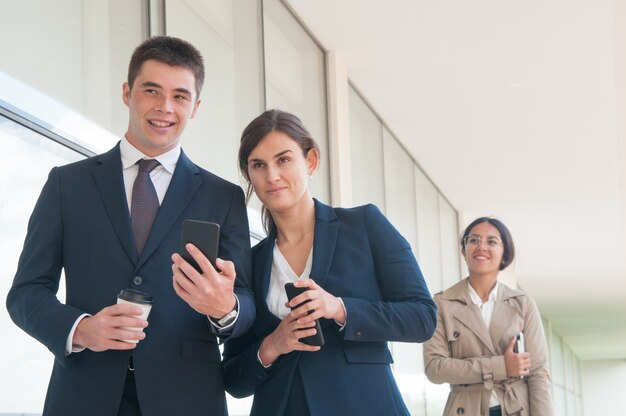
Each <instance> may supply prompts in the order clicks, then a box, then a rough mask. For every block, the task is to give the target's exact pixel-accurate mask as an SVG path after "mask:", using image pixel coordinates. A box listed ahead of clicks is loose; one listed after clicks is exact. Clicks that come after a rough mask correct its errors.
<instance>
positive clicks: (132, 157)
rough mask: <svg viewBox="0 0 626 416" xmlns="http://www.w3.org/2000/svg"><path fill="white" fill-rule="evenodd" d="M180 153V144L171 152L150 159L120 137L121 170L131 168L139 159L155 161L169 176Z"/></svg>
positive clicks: (172, 172) (124, 138)
mask: <svg viewBox="0 0 626 416" xmlns="http://www.w3.org/2000/svg"><path fill="white" fill-rule="evenodd" d="M180 152H181V149H180V144H177V145H176V147H174V148H173V149H172V150H169V151H167V152H165V153H163V154H160V155H158V156H157V157H154V158H151V157H148V156H146V155H144V154H143V153H142V152H141V151H140V150H139V149H137V148H136V147H135V146H133V145H132V144H130V142H129V141H128V139H127V138H126V137H122V140H121V141H120V154H121V157H122V168H123V169H128V168H129V167H131V166H133V165H134V164H135V163H137V161H138V160H139V159H156V160H158V161H159V163H160V164H161V166H163V168H164V169H165V170H167V171H168V172H169V173H170V174H174V169H176V162H178V158H179V157H180Z"/></svg>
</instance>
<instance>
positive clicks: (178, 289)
mask: <svg viewBox="0 0 626 416" xmlns="http://www.w3.org/2000/svg"><path fill="white" fill-rule="evenodd" d="M203 81H204V64H203V62H202V57H201V55H200V53H199V52H198V51H197V49H196V48H195V47H193V46H192V45H190V44H189V43H187V42H185V41H183V40H181V39H177V38H172V37H164V36H162V37H155V38H151V39H149V40H147V41H145V42H144V43H142V44H141V45H140V46H139V47H138V48H137V49H136V50H135V52H134V53H133V56H132V58H131V62H130V65H129V71H128V81H127V82H126V83H124V85H123V95H122V97H123V101H124V103H125V104H126V106H127V107H128V109H129V123H128V130H127V132H126V134H125V135H124V137H123V138H122V139H121V141H120V142H119V144H118V145H117V146H115V147H114V148H113V149H111V150H110V151H108V152H107V153H104V154H102V155H99V156H95V157H92V158H89V159H86V160H84V161H81V162H77V163H73V164H70V165H66V166H62V167H56V168H53V169H52V171H51V172H50V175H49V178H48V181H47V182H46V184H45V186H44V188H43V190H42V192H41V195H40V197H39V200H38V201H37V204H36V206H35V209H34V211H33V213H32V216H31V219H30V222H29V226H28V232H27V236H26V241H25V244H24V249H23V252H22V255H21V257H20V261H19V264H18V270H17V273H16V275H15V279H14V282H13V286H12V288H11V290H10V292H9V294H8V297H7V308H8V310H9V313H10V315H11V317H12V319H13V320H14V321H15V323H16V324H17V325H18V326H20V327H21V328H22V329H24V331H26V332H27V333H28V334H30V335H31V336H33V337H34V338H36V339H37V340H39V341H40V342H41V343H43V344H44V345H45V346H46V347H47V348H48V349H49V350H50V351H51V352H52V353H53V354H54V356H55V363H54V368H53V371H52V376H51V379H50V383H49V386H48V394H47V396H46V402H45V407H44V409H43V413H44V415H68V416H71V415H81V416H82V415H96V416H97V415H102V416H105V415H106V416H110V415H116V414H117V415H124V416H126V415H133V416H136V415H144V416H150V415H183V414H184V415H220V416H222V415H225V414H227V410H226V399H225V394H224V387H223V382H222V370H221V362H220V353H219V350H218V342H217V338H218V337H219V338H221V339H227V338H229V337H236V336H238V335H240V334H242V333H244V332H245V331H246V330H247V329H248V328H249V327H250V325H251V324H252V322H253V321H254V310H255V308H254V303H253V300H252V297H251V295H250V292H249V291H248V289H247V280H248V278H249V273H250V264H249V263H250V260H249V258H250V255H249V250H250V243H249V241H250V240H249V232H248V221H247V216H246V207H245V203H244V196H243V191H242V190H241V188H240V187H238V186H236V185H233V184H231V183H229V182H227V181H225V180H223V179H221V178H219V177H217V176H215V175H213V174H211V173H210V172H208V171H206V170H204V169H202V168H200V167H198V166H197V165H195V164H193V163H192V162H191V160H189V158H188V157H187V156H186V155H185V153H184V152H183V151H182V149H181V147H180V143H179V142H180V137H181V134H182V133H183V131H184V130H185V126H186V125H187V122H188V121H189V120H191V119H192V118H193V117H194V116H195V114H196V111H197V110H198V107H199V105H200V98H199V95H200V91H201V89H202V84H203ZM148 214H150V215H148ZM184 219H195V220H204V221H212V222H215V223H218V224H219V225H220V227H221V243H220V249H219V259H218V260H217V263H216V264H217V267H218V268H219V270H216V269H214V268H213V266H212V265H211V264H210V263H209V262H208V260H206V259H205V258H204V257H203V256H201V255H200V254H198V251H197V250H194V249H193V248H192V247H189V249H190V252H191V253H192V255H194V257H195V259H196V261H197V262H198V263H199V264H200V265H201V266H202V273H196V272H195V271H192V269H191V266H189V265H188V264H186V263H185V262H184V261H183V260H182V259H181V258H180V256H178V255H177V254H174V253H175V252H177V251H178V250H179V248H180V241H181V227H182V222H183V220H184ZM172 258H173V259H174V261H175V263H172V260H171V259H172ZM62 270H64V272H65V283H66V288H67V289H66V290H67V293H66V302H65V303H64V304H63V303H60V302H59V301H58V299H57V297H56V292H57V290H58V287H59V280H60V276H61V271H62ZM181 271H183V272H185V273H186V276H188V278H187V277H185V275H182V276H183V277H182V278H181ZM183 278H184V280H183ZM129 288H130V289H134V290H137V291H141V292H145V293H147V294H148V295H150V296H151V297H152V300H153V304H152V308H151V311H150V315H149V317H148V320H145V319H142V318H141V316H140V315H141V309H140V308H138V307H135V306H132V305H129V304H116V299H117V295H118V293H119V292H120V291H121V290H122V289H129ZM128 327H135V328H136V329H138V330H136V331H133V330H129V329H128ZM121 340H125V341H121Z"/></svg>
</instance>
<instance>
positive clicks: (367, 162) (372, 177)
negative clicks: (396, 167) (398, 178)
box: [348, 88, 386, 212]
mask: <svg viewBox="0 0 626 416" xmlns="http://www.w3.org/2000/svg"><path fill="white" fill-rule="evenodd" d="M348 102H349V106H350V165H351V170H352V203H353V205H362V204H366V203H370V202H371V203H373V204H376V205H377V206H378V208H380V210H381V211H383V212H386V208H385V182H384V173H383V141H382V128H383V126H382V123H381V122H380V120H379V119H378V117H377V116H376V114H374V112H373V111H372V110H371V109H370V108H369V107H368V105H367V104H366V103H365V101H363V99H362V98H361V97H360V96H359V94H358V93H357V92H356V91H355V90H354V88H350V92H349V98H348Z"/></svg>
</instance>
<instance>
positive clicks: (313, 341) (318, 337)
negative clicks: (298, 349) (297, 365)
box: [285, 283, 324, 347]
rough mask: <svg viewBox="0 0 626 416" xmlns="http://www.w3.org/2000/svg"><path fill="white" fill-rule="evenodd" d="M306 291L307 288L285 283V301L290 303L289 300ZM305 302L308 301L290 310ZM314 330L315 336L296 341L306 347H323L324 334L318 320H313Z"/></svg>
mask: <svg viewBox="0 0 626 416" xmlns="http://www.w3.org/2000/svg"><path fill="white" fill-rule="evenodd" d="M307 290H309V288H308V287H295V286H294V285H293V283H285V292H287V299H289V300H290V301H291V299H293V298H295V297H296V296H298V295H299V294H300V293H304V292H306V291H307ZM307 302H309V301H308V300H306V301H304V302H302V303H300V304H299V305H296V306H294V307H293V308H291V310H294V309H296V308H298V307H300V306H301V305H303V304H305V303H307ZM312 312H313V311H310V312H309V313H312ZM314 328H315V331H316V332H315V335H311V336H310V337H304V338H300V339H299V340H298V341H300V342H302V343H304V344H307V345H315V346H317V347H321V346H322V345H324V334H323V333H322V327H321V325H320V323H319V320H317V319H316V320H315V327H314Z"/></svg>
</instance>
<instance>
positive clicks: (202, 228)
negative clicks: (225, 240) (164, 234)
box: [180, 220, 220, 273]
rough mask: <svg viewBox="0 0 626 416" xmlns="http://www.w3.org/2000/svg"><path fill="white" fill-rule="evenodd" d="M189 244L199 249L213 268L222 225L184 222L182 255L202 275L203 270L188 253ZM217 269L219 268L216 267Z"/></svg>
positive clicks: (181, 244)
mask: <svg viewBox="0 0 626 416" xmlns="http://www.w3.org/2000/svg"><path fill="white" fill-rule="evenodd" d="M187 243H191V244H193V245H194V246H196V247H197V248H198V250H200V251H201V252H202V254H204V255H205V256H206V258H207V259H209V261H210V262H211V264H212V265H213V267H216V266H215V259H216V258H217V253H218V250H219V244H220V225H219V224H216V223H214V222H208V221H198V220H184V221H183V232H182V238H181V243H180V255H181V256H182V257H183V258H184V259H185V260H186V261H187V262H188V263H189V264H191V265H192V266H193V267H194V268H195V269H196V270H197V271H198V273H202V269H201V268H200V266H199V265H198V263H196V261H195V260H194V259H193V257H191V254H189V252H188V251H187V249H186V248H185V246H186V245H187ZM216 269H217V267H216Z"/></svg>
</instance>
